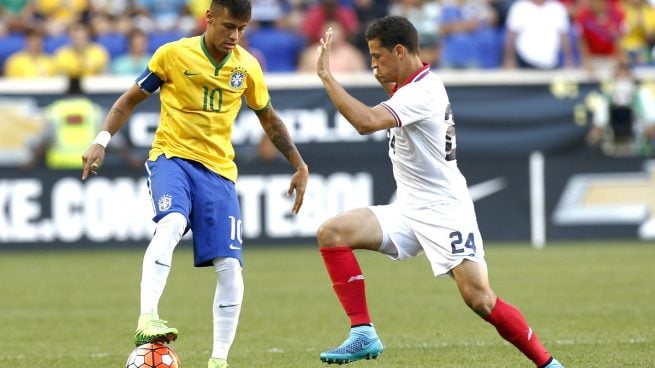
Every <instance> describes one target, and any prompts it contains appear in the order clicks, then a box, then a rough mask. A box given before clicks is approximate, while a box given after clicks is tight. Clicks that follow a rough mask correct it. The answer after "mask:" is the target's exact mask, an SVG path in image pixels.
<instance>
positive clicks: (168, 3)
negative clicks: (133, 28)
mask: <svg viewBox="0 0 655 368" xmlns="http://www.w3.org/2000/svg"><path fill="white" fill-rule="evenodd" d="M136 3H137V8H138V12H139V13H140V16H139V17H138V19H137V20H135V22H136V23H137V24H138V27H139V28H141V29H143V30H144V31H146V32H149V33H150V32H173V33H178V34H183V35H189V34H191V33H192V32H193V30H194V29H195V28H196V26H197V21H198V20H197V19H196V18H195V17H194V16H193V15H192V14H191V12H190V11H189V8H188V7H187V1H186V0H136ZM207 9H209V3H207Z"/></svg>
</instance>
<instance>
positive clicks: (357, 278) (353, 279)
mask: <svg viewBox="0 0 655 368" xmlns="http://www.w3.org/2000/svg"><path fill="white" fill-rule="evenodd" d="M357 280H364V275H357V276H350V278H349V279H348V282H353V281H357Z"/></svg>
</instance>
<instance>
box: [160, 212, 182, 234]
mask: <svg viewBox="0 0 655 368" xmlns="http://www.w3.org/2000/svg"><path fill="white" fill-rule="evenodd" d="M186 226H187V221H186V217H185V216H184V215H183V214H181V213H179V212H171V213H169V214H167V215H166V216H164V217H163V218H162V219H161V220H159V222H157V226H156V234H157V233H159V234H161V235H165V236H169V237H171V238H175V239H177V240H178V241H179V239H180V238H182V235H184V231H185V230H186Z"/></svg>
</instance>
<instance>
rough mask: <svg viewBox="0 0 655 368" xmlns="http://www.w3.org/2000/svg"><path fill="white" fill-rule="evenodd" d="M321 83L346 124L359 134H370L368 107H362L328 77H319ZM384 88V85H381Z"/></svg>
mask: <svg viewBox="0 0 655 368" xmlns="http://www.w3.org/2000/svg"><path fill="white" fill-rule="evenodd" d="M321 81H322V82H323V85H324V86H325V91H326V92H327V94H328V96H329V97H330V100H332V103H333V104H334V106H335V107H336V108H337V110H338V111H339V112H340V113H341V115H343V116H344V117H345V118H346V120H348V122H350V124H351V125H352V126H353V127H354V128H355V129H356V130H357V132H359V133H360V134H366V133H370V132H371V130H370V127H369V126H368V124H367V123H368V122H370V121H372V117H371V112H370V110H371V109H370V107H368V106H366V105H364V104H363V103H361V102H360V101H358V100H357V99H356V98H354V97H352V96H351V95H350V94H349V93H348V92H346V90H345V89H344V88H343V87H342V86H341V85H340V84H339V83H337V81H336V80H335V79H334V77H333V76H332V75H331V74H330V75H326V76H321ZM383 87H384V85H383Z"/></svg>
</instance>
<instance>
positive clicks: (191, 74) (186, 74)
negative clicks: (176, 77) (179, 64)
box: [184, 70, 200, 77]
mask: <svg viewBox="0 0 655 368" xmlns="http://www.w3.org/2000/svg"><path fill="white" fill-rule="evenodd" d="M184 75H185V76H187V77H191V76H194V75H200V73H191V72H190V71H189V70H185V71H184Z"/></svg>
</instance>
